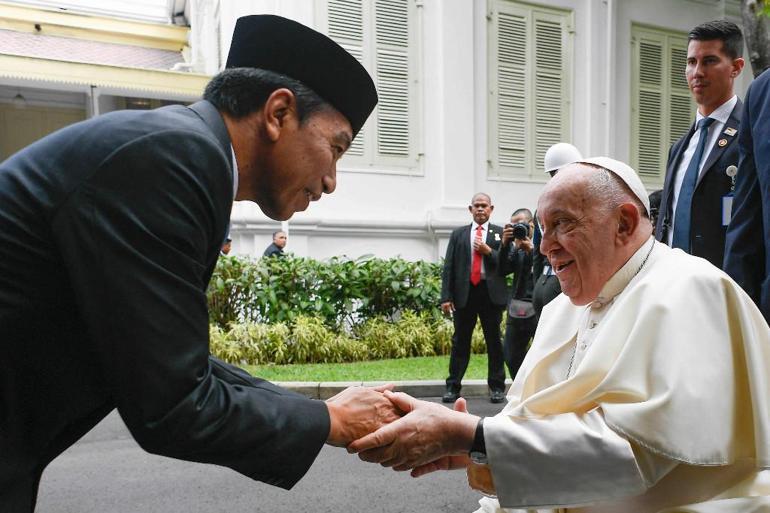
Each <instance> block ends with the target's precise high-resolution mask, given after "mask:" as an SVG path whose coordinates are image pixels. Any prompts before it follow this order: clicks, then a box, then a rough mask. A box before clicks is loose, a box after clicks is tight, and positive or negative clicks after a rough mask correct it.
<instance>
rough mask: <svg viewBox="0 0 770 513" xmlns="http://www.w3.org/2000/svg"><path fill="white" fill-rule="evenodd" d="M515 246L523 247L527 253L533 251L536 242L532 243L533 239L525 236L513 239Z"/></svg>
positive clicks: (517, 247)
mask: <svg viewBox="0 0 770 513" xmlns="http://www.w3.org/2000/svg"><path fill="white" fill-rule="evenodd" d="M513 247H515V248H516V249H523V250H524V251H526V252H527V254H530V253H532V250H533V249H535V246H534V244H532V239H530V238H529V237H524V238H523V239H516V240H514V241H513Z"/></svg>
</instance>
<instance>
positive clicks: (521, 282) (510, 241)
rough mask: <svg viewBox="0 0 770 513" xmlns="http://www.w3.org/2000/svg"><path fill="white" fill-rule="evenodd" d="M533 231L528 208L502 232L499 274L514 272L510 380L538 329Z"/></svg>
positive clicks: (506, 351) (506, 354)
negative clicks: (533, 273)
mask: <svg viewBox="0 0 770 513" xmlns="http://www.w3.org/2000/svg"><path fill="white" fill-rule="evenodd" d="M534 229H535V223H534V217H533V216H532V212H531V211H530V210H529V209H527V208H520V209H518V210H516V211H515V212H514V213H513V215H512V216H511V222H510V223H509V224H506V225H505V228H504V229H503V241H502V245H501V249H500V266H499V267H498V272H499V273H500V276H506V275H508V274H511V273H513V286H512V289H511V299H510V301H509V302H508V318H507V320H506V322H505V339H504V341H503V358H505V365H506V366H507V367H508V372H510V373H511V379H513V378H515V377H516V372H518V370H519V366H521V362H522V361H524V355H526V354H527V348H528V346H529V341H530V340H531V339H532V336H533V335H534V334H535V328H536V327H537V319H536V317H535V309H534V307H533V306H532V287H533V279H532V278H533V276H532V257H533V249H534V245H533V244H532V234H533V232H534Z"/></svg>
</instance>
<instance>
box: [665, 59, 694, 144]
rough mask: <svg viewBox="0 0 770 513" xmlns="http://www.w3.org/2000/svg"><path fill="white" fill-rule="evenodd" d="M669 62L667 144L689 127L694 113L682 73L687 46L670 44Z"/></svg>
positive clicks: (685, 131) (672, 142)
mask: <svg viewBox="0 0 770 513" xmlns="http://www.w3.org/2000/svg"><path fill="white" fill-rule="evenodd" d="M669 63H670V64H669V68H668V69H669V84H670V87H671V109H670V110H669V112H670V113H671V117H670V120H669V123H670V130H669V137H668V145H669V146H671V145H672V144H674V143H675V142H676V141H677V140H678V139H679V138H680V137H682V136H683V135H684V134H686V133H687V131H688V130H689V129H690V125H692V123H693V119H694V117H695V113H694V112H693V103H694V102H693V100H692V97H691V96H690V89H689V88H688V87H687V79H686V78H685V75H684V70H685V66H686V63H687V48H686V47H680V46H674V45H672V46H671V49H670V51H669Z"/></svg>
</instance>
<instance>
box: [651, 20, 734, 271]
mask: <svg viewBox="0 0 770 513" xmlns="http://www.w3.org/2000/svg"><path fill="white" fill-rule="evenodd" d="M688 39H689V43H688V45H687V66H686V69H685V75H686V77H687V84H688V86H689V87H690V91H691V92H692V95H693V98H694V99H695V103H697V104H698V113H697V115H696V119H695V123H694V124H693V126H692V127H691V128H690V130H689V132H688V133H687V134H686V135H684V136H683V137H682V138H681V139H679V140H678V141H677V142H676V143H674V145H673V146H672V147H671V150H670V151H669V154H668V163H667V164H666V180H665V184H664V186H663V194H662V198H661V203H660V214H659V216H658V221H657V224H656V227H655V237H656V238H657V239H658V240H660V241H663V242H665V243H666V244H668V245H669V246H671V247H674V248H680V249H682V250H683V251H685V252H687V253H691V254H693V255H695V256H699V257H702V258H705V259H707V260H708V261H710V262H711V263H712V264H714V265H716V266H717V267H722V260H723V257H724V248H725V232H726V228H727V224H728V223H729V222H730V210H731V207H732V187H733V182H732V176H730V175H731V169H734V168H733V166H737V164H738V144H737V143H736V139H738V137H737V134H738V130H739V125H740V121H741V107H742V104H741V101H740V100H739V99H738V97H737V96H735V94H734V93H733V82H734V81H735V77H737V76H738V75H739V74H740V72H741V70H742V69H743V65H744V61H743V58H741V53H742V51H743V36H742V34H741V30H740V29H739V28H738V26H737V25H735V24H734V23H732V22H729V21H726V20H717V21H710V22H707V23H703V24H701V25H698V26H697V27H695V28H694V29H692V30H691V31H690V34H689V36H688ZM733 176H734V175H733Z"/></svg>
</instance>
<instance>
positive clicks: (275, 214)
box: [257, 203, 294, 221]
mask: <svg viewBox="0 0 770 513" xmlns="http://www.w3.org/2000/svg"><path fill="white" fill-rule="evenodd" d="M257 206H258V207H259V209H260V210H261V211H262V213H263V214H265V215H266V216H267V217H269V218H270V219H272V220H273V221H288V220H289V219H290V218H291V216H293V215H294V210H291V209H277V208H274V207H268V206H264V205H260V204H259V203H257Z"/></svg>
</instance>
